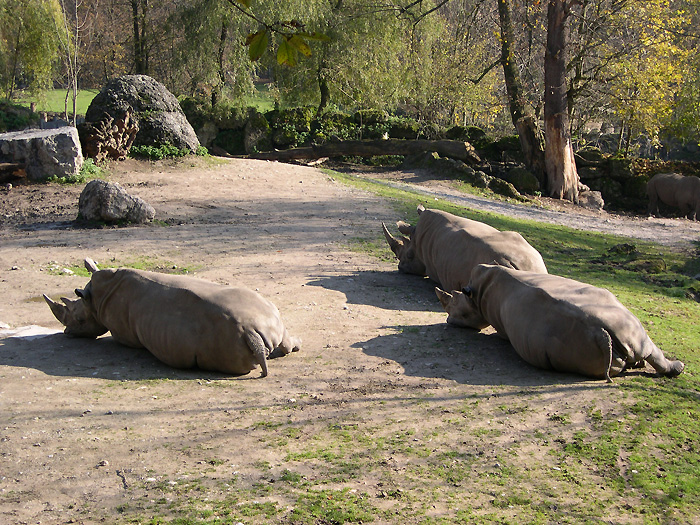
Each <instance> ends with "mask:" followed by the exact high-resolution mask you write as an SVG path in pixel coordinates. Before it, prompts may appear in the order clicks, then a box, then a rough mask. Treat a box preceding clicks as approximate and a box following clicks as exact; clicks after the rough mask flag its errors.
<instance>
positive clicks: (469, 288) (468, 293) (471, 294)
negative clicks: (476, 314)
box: [462, 286, 474, 299]
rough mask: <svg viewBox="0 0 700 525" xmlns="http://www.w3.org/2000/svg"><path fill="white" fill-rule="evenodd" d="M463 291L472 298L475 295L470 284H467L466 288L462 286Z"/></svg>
mask: <svg viewBox="0 0 700 525" xmlns="http://www.w3.org/2000/svg"><path fill="white" fill-rule="evenodd" d="M462 293H463V294H464V295H466V296H467V297H469V299H471V298H472V296H473V295H474V290H472V289H471V287H469V286H465V287H464V288H462Z"/></svg>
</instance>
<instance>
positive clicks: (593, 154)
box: [576, 146, 605, 163]
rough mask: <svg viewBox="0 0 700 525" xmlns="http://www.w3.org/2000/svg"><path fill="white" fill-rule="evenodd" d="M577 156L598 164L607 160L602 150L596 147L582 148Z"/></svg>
mask: <svg viewBox="0 0 700 525" xmlns="http://www.w3.org/2000/svg"><path fill="white" fill-rule="evenodd" d="M576 154H577V155H578V156H579V157H581V158H582V159H583V160H585V161H587V162H596V163H598V162H603V161H604V160H605V157H604V156H603V152H602V151H601V150H600V148H596V147H594V146H586V147H584V148H581V149H580V150H578V151H577V152H576Z"/></svg>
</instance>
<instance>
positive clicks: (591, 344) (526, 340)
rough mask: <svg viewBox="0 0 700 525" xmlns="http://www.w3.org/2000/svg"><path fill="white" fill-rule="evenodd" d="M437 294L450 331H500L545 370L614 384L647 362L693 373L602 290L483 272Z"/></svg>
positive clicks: (672, 372)
mask: <svg viewBox="0 0 700 525" xmlns="http://www.w3.org/2000/svg"><path fill="white" fill-rule="evenodd" d="M435 292H436V294H437V296H438V298H439V299H440V302H441V303H442V305H443V307H444V308H445V310H446V311H447V313H448V314H449V316H448V318H447V322H448V323H451V324H454V325H457V326H463V327H469V328H475V329H477V330H481V329H482V328H485V327H487V326H489V325H492V326H493V327H494V328H495V329H496V331H497V333H498V335H500V336H501V337H503V338H504V339H507V340H509V341H510V342H511V344H512V345H513V347H514V348H515V350H516V352H517V353H518V355H519V356H520V357H522V358H523V359H524V360H525V361H527V362H528V363H530V364H532V365H534V366H537V367H539V368H544V369H554V370H558V371H560V372H573V373H578V374H582V375H586V376H589V377H594V378H606V379H608V380H610V377H611V376H615V375H618V374H620V373H621V372H622V371H623V370H625V369H627V368H631V367H636V366H639V365H640V364H641V365H642V366H643V361H647V362H648V363H649V364H651V365H652V366H653V367H654V369H655V370H656V371H657V372H658V373H659V374H661V375H664V376H668V377H675V376H677V375H678V374H680V373H681V372H682V371H683V369H684V367H685V365H684V364H683V363H682V362H681V361H673V360H668V359H666V357H664V354H663V352H662V351H661V350H660V349H659V348H658V347H657V346H656V345H655V344H654V343H653V342H652V340H651V339H650V338H649V336H648V335H647V333H646V331H645V330H644V327H643V326H642V323H640V322H639V320H638V319H637V318H636V317H635V316H634V315H633V314H632V313H631V312H630V311H629V310H628V309H627V308H625V307H624V306H623V305H622V303H620V301H618V300H617V298H616V297H615V296H614V295H613V294H611V293H610V292H609V291H607V290H604V289H602V288H597V287H595V286H591V285H588V284H583V283H580V282H578V281H574V280H571V279H566V278H564V277H559V276H557V275H544V274H538V273H533V272H524V271H518V270H512V269H510V268H504V267H502V266H497V265H489V264H482V265H479V266H477V267H476V268H474V271H473V272H472V278H471V280H470V282H469V286H468V287H466V288H465V289H464V290H462V291H459V290H452V291H451V292H450V293H447V292H444V291H443V290H441V289H439V288H436V289H435Z"/></svg>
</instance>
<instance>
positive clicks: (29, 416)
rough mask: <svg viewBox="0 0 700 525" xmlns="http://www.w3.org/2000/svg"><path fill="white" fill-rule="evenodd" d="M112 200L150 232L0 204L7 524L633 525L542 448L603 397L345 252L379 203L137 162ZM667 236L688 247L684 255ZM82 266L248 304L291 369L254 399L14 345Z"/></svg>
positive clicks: (195, 378)
mask: <svg viewBox="0 0 700 525" xmlns="http://www.w3.org/2000/svg"><path fill="white" fill-rule="evenodd" d="M190 163H192V164H193V166H190ZM109 178H110V180H112V181H115V182H118V183H119V184H121V185H122V186H124V187H125V188H126V189H127V191H129V192H130V193H132V194H134V195H137V196H139V197H142V198H143V199H145V200H146V201H147V202H149V203H150V204H151V205H153V206H154V208H155V209H156V219H157V220H159V221H162V222H161V223H160V224H159V225H158V224H157V225H149V226H130V227H121V228H101V229H92V228H85V227H80V226H78V227H76V225H75V224H74V223H73V220H74V219H75V217H76V216H77V208H78V196H79V194H80V191H81V190H82V186H77V187H73V186H59V185H55V184H48V185H27V186H22V185H20V186H16V187H14V188H13V189H12V190H11V191H9V192H4V193H2V194H0V201H1V203H2V204H1V207H0V295H1V296H2V301H1V302H0V323H3V324H4V325H5V329H4V330H3V333H2V334H0V522H2V523H39V522H41V523H98V522H107V523H113V522H128V521H130V520H131V521H132V522H137V523H141V522H144V523H145V522H148V520H149V519H151V518H153V517H154V516H162V517H163V519H164V520H165V521H167V520H169V519H172V518H173V517H174V516H195V517H196V518H197V519H201V520H204V519H210V520H214V519H215V518H217V517H218V518H220V519H224V518H227V519H231V520H232V522H233V523H236V522H239V521H240V522H243V523H289V522H298V523H313V522H317V523H331V522H332V521H331V520H330V518H328V521H324V520H323V518H318V520H317V521H313V516H315V515H314V514H313V510H312V509H313V508H314V507H313V505H312V503H314V502H315V501H316V500H315V499H314V498H316V499H318V500H319V501H321V502H322V504H323V505H325V507H323V508H326V510H327V512H330V510H328V509H330V508H331V507H332V506H333V505H338V506H343V505H344V506H352V505H354V506H355V507H356V508H357V510H356V512H357V513H360V511H364V512H368V513H369V517H370V518H372V519H374V522H375V523H413V522H419V521H421V520H424V519H426V518H431V517H434V518H444V519H445V520H446V522H454V521H455V520H456V519H457V517H459V516H463V517H468V516H471V515H474V516H494V517H496V518H499V519H504V520H506V521H508V520H511V521H528V518H531V517H532V514H531V513H532V508H533V507H537V506H541V507H542V508H545V509H549V510H548V511H547V512H552V513H554V515H558V514H557V513H560V515H561V516H566V512H567V509H569V508H571V507H576V506H577V505H580V502H581V498H582V497H585V498H590V499H591V500H592V501H597V502H598V503H597V504H596V506H595V508H605V509H606V510H605V513H606V514H604V515H603V516H600V517H601V518H602V519H604V520H608V519H613V520H617V518H619V516H620V515H623V516H624V519H623V520H622V521H624V522H634V521H636V520H638V519H641V518H640V516H638V515H635V512H634V502H635V499H634V498H635V496H634V495H633V494H631V495H629V497H626V498H624V500H623V499H620V498H618V497H617V496H616V495H615V494H611V493H608V492H606V491H604V490H603V487H602V486H600V488H596V487H598V485H597V484H596V482H595V480H596V477H597V476H598V475H599V474H598V473H597V472H596V470H595V468H593V467H590V466H581V465H578V464H577V465H573V464H567V459H566V458H563V457H562V456H561V455H560V453H559V452H560V447H559V445H558V444H557V442H556V440H557V439H558V440H560V442H565V441H566V440H568V439H569V438H570V437H571V436H572V435H573V434H574V433H575V432H577V431H578V430H581V429H586V430H588V431H592V429H593V424H592V420H591V414H592V413H593V412H596V413H598V414H602V415H603V416H605V417H610V416H612V417H614V416H615V414H616V412H617V411H622V410H624V399H623V400H621V399H619V397H618V396H617V394H616V392H617V391H618V389H617V387H616V384H612V385H608V384H605V383H604V382H599V381H588V380H584V379H582V378H580V377H576V376H569V375H562V374H556V373H551V372H545V371H541V370H537V369H535V368H532V367H530V366H528V365H526V364H525V363H523V362H522V361H521V360H520V359H519V358H518V357H517V356H516V355H515V353H514V351H513V350H512V349H511V347H510V346H509V345H508V344H507V343H505V342H504V341H502V340H500V339H499V338H497V337H496V336H495V335H494V334H492V333H489V332H486V333H474V332H472V331H468V330H460V329H456V328H452V327H449V326H447V325H446V324H445V322H444V321H445V317H446V316H445V314H444V312H442V311H441V308H440V306H439V303H438V301H437V299H436V297H435V295H434V292H433V285H432V284H431V283H429V282H428V281H427V280H423V279H418V278H415V277H412V276H407V275H401V274H399V273H398V272H397V270H396V264H395V263H394V262H391V261H389V260H387V261H380V260H378V259H372V258H369V257H368V256H367V255H364V254H359V253H354V252H352V251H351V250H350V249H349V239H352V238H355V237H359V238H371V239H374V238H377V237H378V236H380V235H381V231H380V226H379V225H380V222H381V221H386V222H387V223H393V222H394V221H395V220H396V219H397V217H396V216H395V213H394V212H393V210H392V208H391V206H390V204H389V203H387V202H385V201H383V200H382V199H380V198H378V197H375V196H373V195H370V194H367V193H364V192H362V191H358V190H355V189H352V188H349V187H347V186H344V185H342V184H340V183H338V182H336V181H334V180H333V179H332V178H331V177H329V176H328V175H326V174H324V173H323V172H321V171H318V170H316V169H314V168H307V167H300V166H292V165H286V164H278V163H271V162H262V161H252V160H231V161H222V162H221V163H218V164H215V165H211V164H207V163H206V162H205V161H202V160H199V159H196V160H194V161H185V162H184V163H167V162H166V163H145V162H136V161H131V160H129V161H126V162H124V163H121V164H118V165H116V166H115V167H114V169H113V171H112V174H111V175H110V177H109ZM402 182H404V183H405V182H406V181H405V180H403V181H402ZM409 182H410V181H409ZM432 189H433V191H440V192H442V193H447V192H451V191H452V190H450V189H449V188H448V187H447V186H444V187H443V186H438V187H437V188H435V186H433V188H432ZM557 213H560V214H561V215H566V213H565V212H557ZM583 216H588V217H591V219H596V220H598V219H600V216H599V215H598V214H590V213H589V214H585V215H583ZM576 220H577V221H578V222H579V223H580V222H581V219H576ZM602 220H603V221H605V220H610V221H618V218H617V217H603V219H602ZM619 220H622V218H621V219H619ZM645 221H646V222H645ZM641 223H643V224H647V223H649V224H652V223H653V224H656V225H657V226H658V228H657V236H656V237H654V238H655V240H659V239H660V238H659V235H660V234H661V233H663V232H666V231H667V230H669V227H668V225H667V223H666V220H656V219H654V220H652V221H647V220H646V219H630V222H629V224H628V223H625V224H628V226H629V228H630V231H632V230H633V229H634V230H635V231H636V230H637V229H638V226H639V225H640V224H641ZM679 223H680V224H682V226H683V228H682V229H683V231H684V232H687V236H688V237H687V239H686V240H684V241H683V242H690V241H691V240H693V239H696V238H697V235H698V232H699V230H698V227H697V226H696V225H695V224H694V223H693V224H691V223H689V222H688V221H674V222H673V225H674V226H678V224H679ZM686 223H687V224H686ZM615 224H617V223H615ZM614 231H615V232H616V233H623V234H624V233H625V232H621V231H620V230H619V226H616V227H615V229H614ZM684 235H685V233H684ZM669 238H673V239H676V241H677V240H678V229H677V228H676V229H674V233H673V235H669ZM684 239H685V238H684ZM676 241H674V242H676ZM387 252H388V248H387ZM87 256H89V257H92V258H93V259H95V260H96V261H97V262H98V264H99V265H100V266H101V267H109V266H118V265H132V264H137V263H145V264H146V265H147V266H148V267H149V268H156V269H159V270H161V271H181V270H182V269H188V270H189V272H190V273H192V274H194V275H196V276H198V277H201V278H204V279H209V280H211V281H215V282H219V283H230V284H239V285H245V286H248V287H250V288H253V289H256V290H259V292H260V293H261V294H262V295H264V296H265V297H267V298H269V299H270V300H272V301H273V302H274V303H275V304H276V305H277V306H278V308H279V310H280V312H281V314H282V317H283V320H284V321H285V324H286V326H287V328H288V329H289V331H290V333H291V334H293V335H296V336H299V337H301V338H302V340H303V346H302V350H301V352H299V353H295V354H292V355H289V356H287V357H285V358H280V359H276V360H273V361H271V362H270V367H269V368H270V375H269V376H268V377H267V378H265V379H258V375H259V373H258V372H257V371H255V372H253V373H251V374H249V375H246V376H241V377H221V376H218V375H216V374H209V373H205V372H201V371H196V370H195V371H180V370H174V369H171V368H168V367H166V366H165V365H162V364H160V363H159V362H157V361H156V360H155V359H154V358H152V357H151V356H150V355H149V354H148V353H147V352H145V351H138V350H133V349H129V348H125V347H122V346H120V345H118V344H116V343H114V342H113V341H112V340H111V338H110V337H108V336H107V337H101V338H99V339H98V340H96V341H88V340H78V339H69V338H67V337H65V336H64V335H63V334H62V333H54V334H51V335H48V336H45V337H37V336H32V335H31V333H32V332H24V333H15V331H16V329H17V328H19V327H24V326H27V325H37V326H40V327H45V328H48V329H50V330H52V331H56V332H59V331H60V329H61V326H60V324H59V323H58V321H56V320H55V319H54V318H53V316H52V314H51V312H50V311H49V308H48V307H47V306H46V304H45V303H44V302H43V300H42V299H41V294H42V293H46V294H47V295H50V296H51V297H54V298H58V297H60V296H67V297H71V296H72V295H73V290H74V289H75V288H77V287H82V286H84V285H85V284H86V282H87V280H88V278H87V277H81V276H77V275H73V274H71V273H69V272H64V271H63V269H64V268H70V267H75V266H80V265H81V264H82V260H83V259H84V258H85V257H87ZM545 258H546V257H545ZM160 307H161V308H163V309H165V310H167V308H168V305H161V306H160ZM650 370H651V369H648V370H647V371H646V372H645V371H640V372H634V373H633V374H632V375H634V374H644V373H648V372H649V371H650ZM625 380H627V379H626V378H621V379H619V380H618V381H625ZM620 401H623V403H622V404H621V403H620ZM562 440H563V441H562ZM619 468H620V470H621V472H622V471H624V469H625V463H624V455H621V457H620V465H619ZM572 472H574V473H575V475H574V474H572ZM572 476H574V477H578V478H579V479H578V480H577V481H576V483H574V482H573V481H572V480H571V478H572ZM502 479H506V480H507V486H503V483H502V482H501V481H500V480H502ZM513 483H515V484H516V485H517V487H516V488H514V487H513V486H511V484H513ZM581 483H583V484H584V486H586V487H587V489H586V494H581V493H579V492H578V490H579V489H578V488H577V487H578V486H579V485H580V484H581ZM514 492H516V493H517V494H519V495H520V498H521V499H520V500H517V499H516V500H510V499H508V496H509V495H511V494H513V493H514ZM311 500H313V501H311ZM525 500H527V501H529V503H528V504H525V503H523V501H525ZM598 505H600V507H598ZM353 508H354V507H353ZM324 512H325V511H324ZM304 513H310V514H304ZM309 515H311V516H312V517H311V518H309V517H308V516H309ZM346 520H347V521H353V520H352V519H350V518H347V519H346ZM354 521H360V520H354ZM362 521H369V518H368V517H367V516H365V518H364V519H363V520H362ZM336 522H338V521H336ZM340 522H342V521H340Z"/></svg>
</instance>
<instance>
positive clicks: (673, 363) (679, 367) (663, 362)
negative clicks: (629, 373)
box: [646, 339, 685, 377]
mask: <svg viewBox="0 0 700 525" xmlns="http://www.w3.org/2000/svg"><path fill="white" fill-rule="evenodd" d="M648 343H649V344H650V345H651V347H652V350H651V353H650V354H649V355H648V356H647V357H646V360H647V363H649V364H650V365H651V366H653V367H654V370H656V371H657V372H658V373H659V374H661V375H662V376H666V377H676V376H677V375H679V374H680V373H681V372H683V369H684V368H685V365H684V364H683V362H682V361H677V360H671V359H666V356H664V353H663V352H662V351H661V349H660V348H659V347H658V346H656V345H655V344H654V342H653V341H652V340H651V339H649V341H648Z"/></svg>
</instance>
